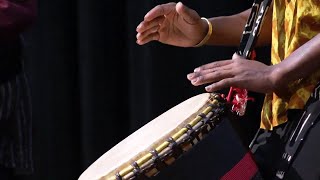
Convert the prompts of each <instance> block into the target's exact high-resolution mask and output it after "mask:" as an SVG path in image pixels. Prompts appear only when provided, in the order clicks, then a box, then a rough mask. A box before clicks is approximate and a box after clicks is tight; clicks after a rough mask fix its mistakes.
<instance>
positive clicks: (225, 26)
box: [206, 9, 272, 46]
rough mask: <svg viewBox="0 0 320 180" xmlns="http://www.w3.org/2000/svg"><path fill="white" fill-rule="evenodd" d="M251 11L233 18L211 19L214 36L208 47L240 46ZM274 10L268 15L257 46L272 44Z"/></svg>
mask: <svg viewBox="0 0 320 180" xmlns="http://www.w3.org/2000/svg"><path fill="white" fill-rule="evenodd" d="M250 12H251V9H248V10H246V11H243V12H241V13H239V14H235V15H231V16H221V17H214V18H210V19H209V20H210V22H211V24H212V26H213V28H212V35H211V37H210V39H209V40H208V41H207V43H206V44H207V45H220V46H239V43H240V40H241V37H242V33H243V30H244V27H245V25H246V22H247V19H248V17H249V15H250ZM271 24H272V10H269V11H268V12H267V14H266V17H265V20H264V22H263V25H262V29H261V33H260V36H259V39H258V42H257V46H263V45H267V44H270V42H271Z"/></svg>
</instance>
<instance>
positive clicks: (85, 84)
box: [25, 0, 268, 180]
mask: <svg viewBox="0 0 320 180" xmlns="http://www.w3.org/2000/svg"><path fill="white" fill-rule="evenodd" d="M166 2H169V1H154V0H135V1H129V0H128V1H125V0H117V1H97V0H77V1H76V0H72V1H70V0H69V1H66V0H54V1H40V0H39V1H38V17H37V19H36V22H35V24H34V25H33V26H32V28H30V29H29V30H28V31H27V32H26V33H25V39H26V71H27V75H28V78H29V82H30V84H31V93H32V104H33V147H34V151H33V155H34V161H35V172H34V174H33V175H31V176H28V177H26V179H39V180H40V179H42V180H44V179H46V180H51V179H52V180H69V179H77V178H78V177H79V175H80V174H81V173H82V172H83V171H84V170H85V169H86V168H87V167H88V166H89V165H90V164H91V163H93V162H94V161H95V160H96V159H97V158H99V157H100V156H101V155H102V154H103V153H105V152H106V151H107V150H108V149H110V148H112V147H113V146H114V145H115V144H116V143H118V142H119V141H121V140H122V139H123V138H125V137H127V136H128V135H129V134H131V133H132V132H133V131H135V130H137V129H138V128H139V127H141V126H142V125H144V124H145V123H147V122H149V121H150V120H152V119H154V118H155V117H156V116H158V115H160V114H161V113H163V112H164V111H166V110H168V109H169V108H171V107H173V106H175V105H177V104H178V103H180V102H182V101H184V100H186V99H188V98H190V97H192V96H194V95H196V94H199V93H203V92H204V87H193V86H192V85H191V84H190V82H189V81H188V80H187V79H186V75H187V74H188V73H189V72H191V71H193V69H194V68H195V67H197V66H199V65H202V64H205V63H209V62H212V61H214V60H220V59H227V58H230V57H231V56H232V54H233V52H235V50H236V48H230V47H228V48H227V47H202V48H178V47H172V46H167V45H163V44H160V43H157V42H152V43H149V44H147V45H144V46H139V45H137V44H136V43H135V41H136V38H135V35H136V31H135V29H136V26H137V25H138V24H139V23H140V22H141V20H142V19H143V16H144V15H145V13H147V12H148V10H150V9H151V8H152V7H154V6H155V5H157V4H161V3H166ZM182 2H183V3H184V4H186V5H187V6H189V7H192V8H193V9H195V10H196V11H197V12H198V13H199V14H200V15H201V16H204V17H213V16H220V15H230V14H233V13H237V12H240V11H242V10H245V9H247V8H249V7H250V6H251V4H252V1H245V0H232V1H231V0H201V1H191V0H186V1H182ZM261 51H262V53H261V54H260V55H264V54H268V53H265V52H268V51H265V52H263V51H264V49H262V50H261ZM265 59H266V60H268V59H267V58H265ZM254 96H256V97H257V101H256V103H255V104H254V106H253V107H252V108H251V109H250V110H249V111H250V112H249V115H248V116H249V118H247V121H246V122H245V123H244V124H247V125H248V126H247V127H249V128H248V129H249V130H248V132H249V133H251V134H249V135H250V136H251V135H252V132H253V130H252V127H253V129H255V128H256V127H257V125H258V121H259V120H258V118H259V113H260V109H259V106H260V103H261V102H260V99H259V98H261V97H260V96H257V95H254ZM248 119H249V120H250V123H249V120H248ZM253 119H254V120H253ZM225 135H226V136H227V135H228V133H227V132H226V134H225ZM231 146H232V145H231Z"/></svg>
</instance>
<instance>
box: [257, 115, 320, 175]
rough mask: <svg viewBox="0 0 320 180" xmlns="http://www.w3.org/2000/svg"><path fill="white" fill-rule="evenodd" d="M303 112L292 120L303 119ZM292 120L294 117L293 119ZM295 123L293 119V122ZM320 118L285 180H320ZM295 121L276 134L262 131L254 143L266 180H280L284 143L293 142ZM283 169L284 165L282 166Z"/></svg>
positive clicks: (294, 158) (276, 129)
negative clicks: (278, 174)
mask: <svg viewBox="0 0 320 180" xmlns="http://www.w3.org/2000/svg"><path fill="white" fill-rule="evenodd" d="M302 112H303V111H301V110H294V111H290V112H289V114H290V116H292V117H294V119H297V117H300V116H301V115H302ZM289 118H290V117H289ZM290 119H292V118H290ZM319 120H320V117H318V120H317V121H316V123H315V125H314V126H313V127H312V128H311V129H310V132H309V134H308V136H306V137H305V138H304V141H303V144H302V145H301V147H300V148H299V149H298V151H297V152H296V154H295V156H294V157H293V160H292V164H291V166H290V167H288V171H287V172H286V174H285V177H284V179H290V180H302V179H310V180H318V179H319V178H320V169H319V167H320V154H319V153H318V152H319V151H320V143H319V141H318V138H319V136H320V123H319ZM295 126H296V122H295V121H288V122H287V123H284V124H282V125H280V126H277V127H275V128H274V130H273V131H266V130H262V129H260V130H259V131H258V135H257V137H256V138H255V139H254V141H253V144H252V146H251V150H252V152H253V154H254V157H255V160H256V162H257V165H258V166H259V170H260V172H261V175H262V177H263V178H265V179H278V178H277V177H276V176H275V175H276V172H277V170H278V166H279V163H281V160H280V159H281V156H282V154H283V152H284V151H283V147H284V145H285V143H284V142H286V141H288V138H290V135H291V132H292V129H294V127H295ZM280 165H281V164H280Z"/></svg>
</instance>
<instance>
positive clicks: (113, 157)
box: [79, 93, 245, 180]
mask: <svg viewBox="0 0 320 180" xmlns="http://www.w3.org/2000/svg"><path fill="white" fill-rule="evenodd" d="M229 112H230V108H229V107H228V103H226V101H225V98H223V97H222V95H221V94H217V93H214V94H210V93H203V94H200V95H197V96H194V97H191V98H190V99H187V100H186V101H184V102H182V103H180V104H178V105H177V106H175V107H173V108H171V109H169V110H168V111H167V112H165V113H163V114H161V115H160V116H158V117H157V118H155V119H154V120H152V121H150V122H149V123H147V124H146V125H144V126H143V127H141V128H140V129H138V130H137V131H135V132H134V133H133V134H131V135H130V136H128V137H127V138H125V139H124V140H123V141H121V142H120V143H118V144H117V145H116V146H114V147H113V148H112V149H110V150H109V151H107V152H106V153H105V154H103V155H102V156H101V157H100V158H99V159H98V160H96V161H95V162H94V163H93V164H92V165H91V166H89V167H88V168H87V169H86V170H85V171H84V172H83V173H82V174H81V176H80V177H79V180H93V179H135V178H141V177H152V176H155V175H157V174H158V173H159V172H160V174H161V171H162V170H166V169H170V166H172V164H175V163H174V162H175V161H176V160H177V159H179V158H181V159H183V158H182V157H183V155H184V154H187V153H190V152H189V150H190V149H193V148H194V147H197V146H198V145H197V144H198V143H199V142H201V141H203V140H205V139H206V137H207V136H208V134H209V133H210V132H211V131H212V130H213V129H214V127H216V126H217V125H218V124H219V123H220V122H221V120H222V119H224V118H227V117H228V114H229ZM199 144H200V143H199ZM204 148H205V147H204ZM243 149H245V148H243ZM198 153H201V151H200V152H198ZM207 156H210V154H207ZM177 161H178V160H177ZM191 161H192V160H191ZM189 163H192V162H189Z"/></svg>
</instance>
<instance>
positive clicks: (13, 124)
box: [0, 0, 36, 180]
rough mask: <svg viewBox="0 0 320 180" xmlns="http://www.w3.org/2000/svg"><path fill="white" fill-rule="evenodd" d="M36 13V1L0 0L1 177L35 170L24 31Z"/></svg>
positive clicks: (3, 178)
mask: <svg viewBox="0 0 320 180" xmlns="http://www.w3.org/2000/svg"><path fill="white" fill-rule="evenodd" d="M35 15H36V1H35V0H0V179H1V180H9V179H10V180H13V179H16V177H18V176H19V175H26V174H30V173H32V172H33V162H32V137H31V135H32V134H31V130H32V128H31V126H32V125H31V104H30V95H29V89H28V88H29V87H28V82H27V79H26V75H25V73H24V70H23V69H24V68H23V48H24V47H23V38H22V35H21V34H22V33H23V32H24V31H25V30H26V29H27V28H28V27H29V26H30V25H31V24H32V23H33V21H34V19H35Z"/></svg>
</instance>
